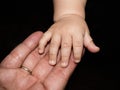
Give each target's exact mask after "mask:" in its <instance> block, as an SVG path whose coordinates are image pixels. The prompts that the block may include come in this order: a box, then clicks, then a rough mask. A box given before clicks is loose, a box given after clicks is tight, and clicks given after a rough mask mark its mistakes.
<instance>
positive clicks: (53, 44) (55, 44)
mask: <svg viewBox="0 0 120 90" xmlns="http://www.w3.org/2000/svg"><path fill="white" fill-rule="evenodd" d="M58 45H59V44H58V41H55V40H54V41H52V42H51V43H50V47H57V46H58Z"/></svg>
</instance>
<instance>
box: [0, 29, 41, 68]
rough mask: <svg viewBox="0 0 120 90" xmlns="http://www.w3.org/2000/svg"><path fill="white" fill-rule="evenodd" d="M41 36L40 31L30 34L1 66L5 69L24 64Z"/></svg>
mask: <svg viewBox="0 0 120 90" xmlns="http://www.w3.org/2000/svg"><path fill="white" fill-rule="evenodd" d="M41 36H42V32H40V31H37V32H35V33H33V34H31V35H30V36H29V37H28V38H27V39H25V40H24V41H23V42H22V43H21V44H19V45H18V46H17V47H16V48H15V49H14V50H13V51H12V52H11V53H10V54H9V55H8V56H7V57H6V58H5V59H4V60H3V61H2V62H1V66H3V67H7V68H17V67H20V66H21V64H22V63H23V62H24V60H25V58H26V57H27V56H28V55H29V54H30V52H31V51H32V50H34V49H35V47H36V46H37V45H38V42H39V39H40V37H41Z"/></svg>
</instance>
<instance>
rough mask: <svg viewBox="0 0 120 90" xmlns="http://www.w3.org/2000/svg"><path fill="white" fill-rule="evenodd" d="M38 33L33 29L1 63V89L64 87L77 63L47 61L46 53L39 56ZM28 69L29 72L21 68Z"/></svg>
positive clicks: (40, 89)
mask: <svg viewBox="0 0 120 90" xmlns="http://www.w3.org/2000/svg"><path fill="white" fill-rule="evenodd" d="M41 36H42V33H41V32H39V31H38V32H35V33H33V34H31V35H30V36H29V37H28V38H27V39H25V40H24V41H23V42H22V43H21V44H19V45H18V46H17V47H16V48H15V49H14V50H13V51H12V52H11V53H10V54H9V55H8V56H7V57H6V58H5V59H4V60H3V61H2V62H1V64H0V90H63V89H64V87H65V85H66V83H67V81H68V79H69V77H70V75H71V73H72V71H73V70H74V69H75V67H76V64H75V63H74V62H73V58H72V55H71V60H70V63H69V65H68V67H67V68H61V65H59V63H58V64H57V65H55V66H51V65H49V64H48V59H49V56H48V54H47V52H45V53H44V55H39V53H38V50H37V47H38V42H39V39H40V38H41ZM21 65H23V66H25V67H27V68H29V69H30V70H31V71H32V74H30V73H29V72H27V71H26V70H24V69H22V68H20V67H21Z"/></svg>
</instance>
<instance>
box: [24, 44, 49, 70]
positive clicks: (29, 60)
mask: <svg viewBox="0 0 120 90" xmlns="http://www.w3.org/2000/svg"><path fill="white" fill-rule="evenodd" d="M48 49H49V45H47V47H46V48H45V52H44V53H43V54H39V53H38V47H37V48H36V49H35V50H33V51H32V52H31V53H30V54H29V55H28V57H26V59H25V61H24V62H23V64H22V66H23V67H26V68H28V69H29V70H30V71H31V72H32V71H33V69H34V68H35V67H36V65H37V64H38V63H39V62H40V60H41V59H42V58H44V57H45V55H46V54H47V53H48Z"/></svg>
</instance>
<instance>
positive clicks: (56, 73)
mask: <svg viewBox="0 0 120 90" xmlns="http://www.w3.org/2000/svg"><path fill="white" fill-rule="evenodd" d="M76 65H77V64H76V63H74V59H73V56H71V58H70V62H69V65H68V66H67V67H66V68H62V67H61V63H60V62H59V63H58V64H57V65H56V66H55V67H54V68H53V69H52V70H51V73H50V74H49V75H48V77H47V78H46V80H45V84H44V85H45V87H48V88H46V89H49V90H64V88H65V86H66V84H67V82H68V80H69V78H70V76H71V74H72V72H73V71H74V69H75V67H76ZM54 82H55V83H54Z"/></svg>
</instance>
